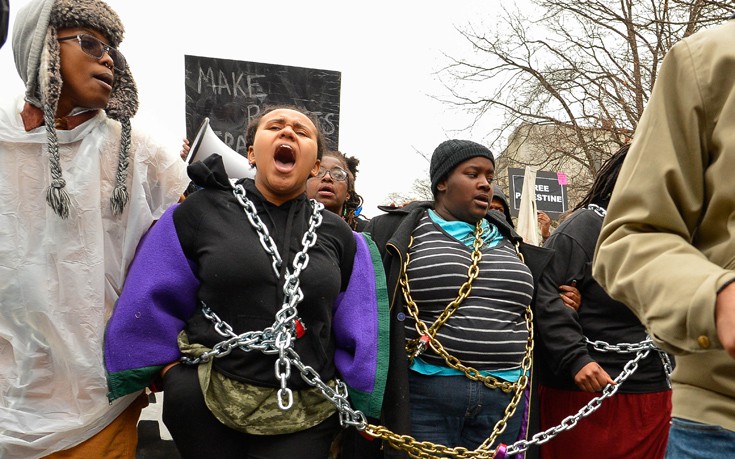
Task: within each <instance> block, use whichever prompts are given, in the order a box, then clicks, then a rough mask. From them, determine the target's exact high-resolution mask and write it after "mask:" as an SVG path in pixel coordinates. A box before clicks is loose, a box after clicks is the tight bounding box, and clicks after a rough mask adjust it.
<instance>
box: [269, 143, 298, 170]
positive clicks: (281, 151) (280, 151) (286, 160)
mask: <svg viewBox="0 0 735 459" xmlns="http://www.w3.org/2000/svg"><path fill="white" fill-rule="evenodd" d="M273 160H274V161H275V163H276V169H277V170H279V171H281V172H290V171H291V169H293V168H294V166H295V165H296V155H295V153H294V150H293V147H291V145H287V144H282V145H279V146H278V147H277V148H276V153H275V155H273Z"/></svg>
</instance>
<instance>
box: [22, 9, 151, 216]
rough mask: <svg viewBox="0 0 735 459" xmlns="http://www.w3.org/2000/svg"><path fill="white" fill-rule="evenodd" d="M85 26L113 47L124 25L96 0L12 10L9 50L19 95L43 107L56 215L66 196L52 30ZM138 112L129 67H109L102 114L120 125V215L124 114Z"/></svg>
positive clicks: (115, 196)
mask: <svg viewBox="0 0 735 459" xmlns="http://www.w3.org/2000/svg"><path fill="white" fill-rule="evenodd" d="M66 27H86V28H90V29H93V30H96V31H98V32H100V33H101V34H103V35H104V36H105V37H106V38H107V40H108V41H109V43H110V46H112V47H113V48H117V47H118V46H119V45H120V42H122V39H123V35H124V33H125V29H124V27H123V24H122V22H121V21H120V18H119V17H118V15H117V13H115V11H113V10H112V8H110V7H109V6H108V5H107V4H106V3H104V2H102V1H100V0H35V1H32V2H31V3H29V4H28V5H26V6H25V7H24V8H22V9H21V10H19V11H18V14H17V16H16V20H15V26H14V28H13V55H14V57H15V66H16V68H17V70H18V74H19V75H20V77H21V78H22V79H23V82H24V83H25V85H26V93H25V99H26V101H28V103H30V104H32V105H34V106H36V107H38V108H40V109H41V110H42V111H43V118H44V124H45V125H46V132H47V136H48V144H47V146H48V151H49V160H50V163H51V178H52V181H51V186H50V187H49V189H48V192H47V195H46V201H47V202H48V204H49V205H50V206H51V207H52V208H53V209H54V211H55V212H56V213H57V214H58V215H59V216H61V217H62V218H67V217H68V216H69V207H70V199H69V195H68V194H67V193H66V190H64V187H65V185H66V182H65V181H64V179H63V177H62V174H61V164H60V162H59V145H58V141H57V137H56V127H55V120H54V117H55V115H56V108H57V105H58V102H59V96H60V94H61V87H62V85H63V81H62V79H61V58H60V54H59V42H58V34H57V31H58V30H59V29H61V28H66ZM137 111H138V90H137V88H136V86H135V81H134V80H133V76H132V75H131V74H130V68H129V67H127V66H126V68H125V69H124V70H117V69H115V79H114V82H113V84H112V92H111V94H110V100H109V102H108V104H107V107H106V108H105V112H106V113H107V116H109V117H110V118H111V119H114V120H117V121H119V122H120V124H121V126H122V131H121V136H120V137H121V138H120V152H119V157H118V167H117V174H116V185H115V189H114V190H113V192H112V197H111V198H110V202H111V205H112V210H113V213H115V214H120V213H122V211H123V208H124V207H125V204H126V203H127V202H128V192H127V189H126V185H125V183H126V181H127V174H128V159H129V155H130V131H131V127H130V118H132V117H133V116H134V115H135V113H136V112H137Z"/></svg>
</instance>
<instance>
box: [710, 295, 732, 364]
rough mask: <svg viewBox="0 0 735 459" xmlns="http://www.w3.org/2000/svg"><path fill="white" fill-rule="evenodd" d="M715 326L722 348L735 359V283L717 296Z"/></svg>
mask: <svg viewBox="0 0 735 459" xmlns="http://www.w3.org/2000/svg"><path fill="white" fill-rule="evenodd" d="M715 326H716V327H717V337H718V338H719V339H720V343H721V344H722V347H723V348H724V349H725V351H727V353H728V354H730V357H732V358H735V282H734V283H731V284H730V285H728V286H727V287H725V288H723V289H722V290H721V291H720V293H718V294H717V301H716V303H715Z"/></svg>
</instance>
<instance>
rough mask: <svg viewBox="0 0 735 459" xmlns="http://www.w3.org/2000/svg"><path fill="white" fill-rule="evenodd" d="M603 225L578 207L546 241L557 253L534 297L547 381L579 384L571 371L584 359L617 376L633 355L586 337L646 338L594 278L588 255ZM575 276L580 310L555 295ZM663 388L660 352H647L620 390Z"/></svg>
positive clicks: (631, 340) (560, 385) (606, 339)
mask: <svg viewBox="0 0 735 459" xmlns="http://www.w3.org/2000/svg"><path fill="white" fill-rule="evenodd" d="M601 228H602V217H601V216H600V215H598V214H596V213H595V212H594V211H592V210H588V209H580V210H577V211H576V212H574V213H573V214H572V215H571V216H569V217H568V218H567V219H566V220H564V222H562V224H561V225H560V226H559V228H557V229H556V231H554V233H553V234H552V235H551V237H550V238H549V239H548V240H547V241H546V243H545V244H544V247H549V248H552V249H554V251H555V253H556V255H555V257H554V259H553V261H552V262H551V263H550V264H549V266H548V267H547V269H546V271H545V272H544V275H543V277H542V279H541V284H540V285H539V291H538V295H537V301H536V323H537V325H538V327H537V329H538V330H537V331H538V333H537V336H538V337H539V338H540V340H539V341H540V343H539V344H540V345H539V346H538V349H539V350H540V352H541V354H542V358H541V359H540V360H541V362H542V365H543V366H544V368H542V369H541V379H542V380H541V382H542V383H543V384H544V385H546V386H549V387H554V388H557V389H566V390H579V389H578V388H577V386H576V385H575V384H574V375H576V374H577V372H578V371H579V370H581V369H582V367H584V366H585V365H587V364H588V363H590V362H593V361H594V362H597V363H598V364H599V365H600V366H601V367H602V368H603V369H604V370H605V371H606V372H607V373H608V374H609V375H610V377H611V378H615V377H616V376H617V375H618V374H620V372H621V371H622V370H623V367H624V365H625V364H626V363H627V362H628V361H629V360H631V359H633V358H634V357H635V354H618V353H614V352H599V351H595V350H594V349H591V348H590V347H589V346H588V345H587V344H586V342H585V337H587V338H589V339H590V340H592V341H596V340H599V341H604V342H606V343H609V344H618V343H637V342H640V341H642V340H643V339H645V338H646V330H645V328H644V327H643V325H641V322H640V321H639V320H638V318H636V316H635V315H634V314H633V313H632V312H631V311H630V309H628V308H627V307H626V306H625V305H624V304H623V303H621V302H619V301H615V300H613V299H612V298H610V296H609V295H608V294H607V293H606V292H605V291H604V290H603V289H602V287H601V286H600V284H598V283H597V281H596V280H595V279H593V278H592V257H593V255H594V251H595V244H596V243H597V238H598V236H599V235H600V230H601ZM573 280H576V281H577V288H578V289H579V292H580V294H581V295H582V304H581V306H580V308H579V311H578V312H577V311H574V310H573V309H571V308H569V307H567V306H565V305H564V304H563V302H562V300H561V299H560V298H559V286H560V285H562V284H567V285H568V284H570V283H571V282H572V281H573ZM667 389H668V385H667V383H666V377H665V374H664V370H663V364H662V362H661V358H660V357H659V354H658V353H656V352H651V353H650V354H649V355H648V357H646V358H645V359H644V360H642V361H641V362H640V363H639V365H638V369H637V370H636V371H635V373H633V375H632V376H630V377H629V378H628V380H627V381H626V382H625V383H624V384H622V385H621V386H620V389H618V390H619V391H620V392H621V393H647V392H659V391H663V390H667Z"/></svg>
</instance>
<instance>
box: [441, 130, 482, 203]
mask: <svg viewBox="0 0 735 459" xmlns="http://www.w3.org/2000/svg"><path fill="white" fill-rule="evenodd" d="M476 156H484V157H485V158H488V159H489V160H490V161H492V162H493V165H495V157H493V154H492V152H491V151H490V150H488V148H487V147H485V146H483V145H480V144H479V143H476V142H473V141H471V140H457V139H451V140H445V141H444V142H442V143H440V144H439V146H438V147H436V149H435V150H434V153H433V154H432V155H431V164H430V166H429V177H430V178H431V192H432V193H434V195H436V187H437V185H439V182H441V181H442V179H444V178H445V177H446V176H447V175H449V173H450V172H451V171H452V170H453V169H454V168H455V167H457V165H458V164H459V163H461V162H463V161H467V160H468V159H470V158H474V157H476Z"/></svg>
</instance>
